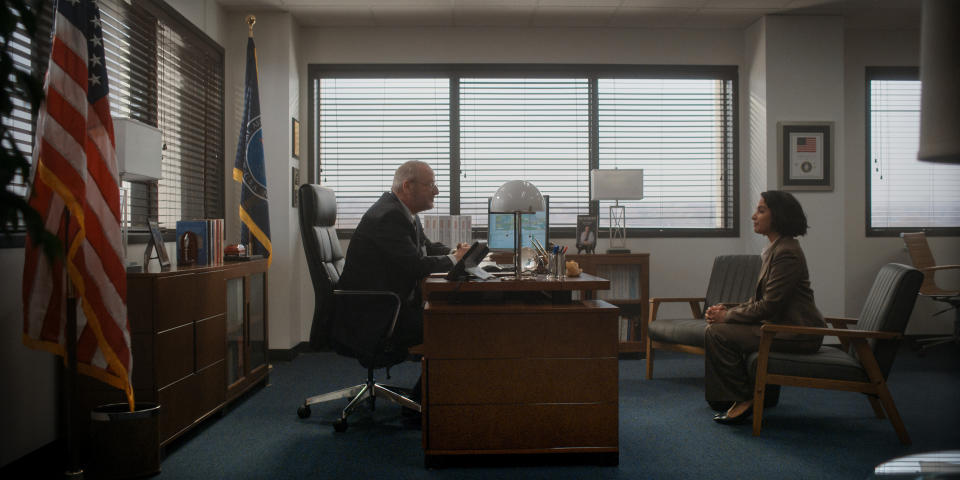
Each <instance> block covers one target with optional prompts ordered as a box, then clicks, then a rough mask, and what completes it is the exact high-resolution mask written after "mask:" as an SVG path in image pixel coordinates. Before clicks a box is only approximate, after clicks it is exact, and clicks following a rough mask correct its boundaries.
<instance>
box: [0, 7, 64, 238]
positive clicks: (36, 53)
mask: <svg viewBox="0 0 960 480" xmlns="http://www.w3.org/2000/svg"><path fill="white" fill-rule="evenodd" d="M28 5H29V2H28ZM3 8H5V9H8V8H9V7H7V6H4V7H3ZM7 12H8V13H10V14H14V12H13V10H9V9H8V10H7ZM51 12H52V5H51V4H50V3H49V2H44V4H43V10H41V11H40V13H39V14H38V15H37V31H36V38H30V36H29V35H28V34H27V29H26V26H24V25H23V24H22V23H20V22H19V21H18V22H17V26H16V31H15V33H14V34H13V35H11V38H9V39H3V41H4V43H5V44H6V45H7V53H8V54H9V55H10V57H11V59H12V60H13V67H14V68H16V69H17V70H20V71H22V72H30V71H36V72H38V75H37V78H43V73H44V72H46V69H47V59H48V58H49V56H50V43H49V42H48V41H38V40H37V39H41V38H42V39H46V38H48V37H49V35H50V29H51V27H52V25H51V22H52V21H53V15H52V13H51ZM5 14H6V13H5ZM10 100H11V103H12V104H13V110H12V112H11V115H10V116H9V117H4V118H2V119H0V121H2V122H3V124H4V125H5V126H6V127H7V128H8V129H9V130H8V131H9V132H10V134H11V136H12V138H13V142H14V146H15V147H16V148H17V149H18V150H20V152H21V153H23V155H24V156H25V157H26V158H27V159H29V158H30V155H31V153H32V152H33V131H34V128H35V126H34V125H35V123H36V118H34V115H33V112H32V110H31V108H30V103H29V101H27V100H25V99H23V98H16V97H12V98H10ZM8 188H9V189H10V190H11V191H13V192H15V193H17V194H19V195H26V193H27V185H26V180H25V179H23V178H19V177H18V178H15V179H13V181H12V182H11V183H10V185H9V186H8ZM21 226H22V221H21Z"/></svg>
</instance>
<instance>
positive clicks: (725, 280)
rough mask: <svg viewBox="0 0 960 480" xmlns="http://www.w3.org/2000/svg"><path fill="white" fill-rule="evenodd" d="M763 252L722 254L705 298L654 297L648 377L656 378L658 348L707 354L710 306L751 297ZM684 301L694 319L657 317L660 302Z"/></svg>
mask: <svg viewBox="0 0 960 480" xmlns="http://www.w3.org/2000/svg"><path fill="white" fill-rule="evenodd" d="M761 263H762V262H761V260H760V255H721V256H719V257H717V258H716V259H714V261H713V270H712V271H711V272H710V281H709V283H708V285H707V294H706V295H705V296H703V297H654V298H651V299H650V314H649V317H648V318H645V319H644V321H645V322H646V325H645V330H646V332H647V339H646V342H647V344H646V352H647V379H648V380H649V379H651V378H653V360H654V349H663V350H673V351H677V352H686V353H693V354H697V355H703V331H704V330H705V329H706V328H707V322H706V321H705V320H704V318H703V314H704V311H705V309H706V308H707V307H710V306H712V305H716V304H718V303H724V304H730V305H736V304H738V303H740V302H743V301H744V300H746V299H748V298H750V295H752V294H753V291H754V289H755V288H756V286H757V278H758V277H759V276H760V265H761ZM670 302H683V303H687V304H689V305H690V313H691V317H690V318H659V319H658V318H657V312H658V310H659V309H660V305H662V304H664V303H670Z"/></svg>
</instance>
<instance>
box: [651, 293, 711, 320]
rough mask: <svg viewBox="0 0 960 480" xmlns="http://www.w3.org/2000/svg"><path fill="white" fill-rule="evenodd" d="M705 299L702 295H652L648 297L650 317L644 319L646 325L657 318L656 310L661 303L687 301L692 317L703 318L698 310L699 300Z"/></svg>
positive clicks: (703, 300)
mask: <svg viewBox="0 0 960 480" xmlns="http://www.w3.org/2000/svg"><path fill="white" fill-rule="evenodd" d="M705 301H707V299H706V298H704V297H653V298H651V299H650V317H649V318H647V319H646V321H647V326H649V325H650V323H651V322H653V321H654V320H656V319H657V310H659V309H660V304H661V303H678V302H686V303H689V304H690V313H692V314H693V318H703V312H702V311H701V310H700V309H701V307H700V302H705Z"/></svg>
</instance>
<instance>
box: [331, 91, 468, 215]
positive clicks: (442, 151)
mask: <svg viewBox="0 0 960 480" xmlns="http://www.w3.org/2000/svg"><path fill="white" fill-rule="evenodd" d="M449 97H450V81H449V79H447V78H371V79H362V78H361V79H357V78H354V79H343V78H326V79H322V80H321V82H320V92H319V112H320V119H319V123H320V125H319V128H320V158H321V159H322V161H321V166H322V172H321V182H322V183H323V184H324V185H326V186H328V187H331V188H333V189H334V191H336V192H337V227H339V228H351V229H352V228H354V227H356V226H357V224H358V223H359V221H360V217H361V216H363V213H364V212H366V211H367V209H368V208H370V205H372V204H373V203H374V202H375V201H377V199H378V198H380V196H381V195H382V194H383V192H386V191H389V190H390V187H391V185H392V182H393V173H394V171H395V170H396V169H397V167H398V166H400V165H401V164H402V163H404V162H406V161H408V160H420V161H424V162H426V163H428V164H430V166H431V167H432V168H433V171H434V174H435V175H436V183H437V187H438V188H439V189H440V195H438V196H437V197H436V200H435V205H434V208H433V209H432V210H430V211H428V212H423V213H421V215H447V214H449V212H450V105H449Z"/></svg>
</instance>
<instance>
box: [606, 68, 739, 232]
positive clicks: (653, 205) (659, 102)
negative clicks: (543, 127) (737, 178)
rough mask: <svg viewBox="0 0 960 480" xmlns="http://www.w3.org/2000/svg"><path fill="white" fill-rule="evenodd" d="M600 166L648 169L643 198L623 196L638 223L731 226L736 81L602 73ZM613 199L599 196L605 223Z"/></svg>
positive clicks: (649, 226)
mask: <svg viewBox="0 0 960 480" xmlns="http://www.w3.org/2000/svg"><path fill="white" fill-rule="evenodd" d="M598 97H599V156H600V165H599V166H600V168H601V169H614V168H622V169H636V168H642V169H643V183H644V185H643V196H644V198H643V200H633V201H620V202H619V203H620V205H623V206H625V207H626V215H627V225H628V226H630V227H632V228H640V229H703V230H711V229H729V228H731V227H732V225H731V224H730V219H732V218H733V213H732V209H733V208H734V201H733V197H734V195H733V188H734V186H733V178H734V176H733V175H732V173H733V171H732V169H733V161H732V157H733V148H732V139H731V138H730V131H732V122H733V111H732V108H731V103H732V92H731V82H730V81H728V80H717V79H664V78H611V79H603V78H601V79H600V80H599V83H598ZM613 204H614V202H612V201H601V202H600V211H599V214H600V219H601V224H602V225H606V223H607V222H608V221H609V218H608V217H609V208H608V207H609V206H610V205H613Z"/></svg>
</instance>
